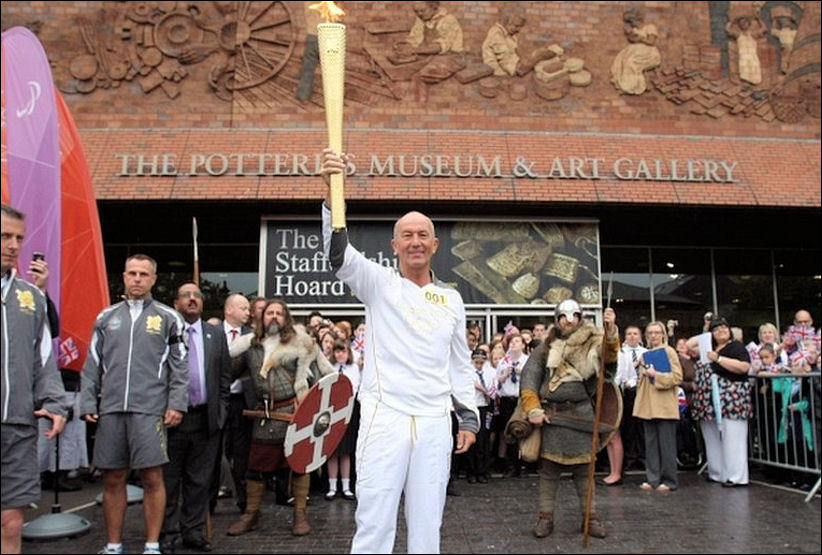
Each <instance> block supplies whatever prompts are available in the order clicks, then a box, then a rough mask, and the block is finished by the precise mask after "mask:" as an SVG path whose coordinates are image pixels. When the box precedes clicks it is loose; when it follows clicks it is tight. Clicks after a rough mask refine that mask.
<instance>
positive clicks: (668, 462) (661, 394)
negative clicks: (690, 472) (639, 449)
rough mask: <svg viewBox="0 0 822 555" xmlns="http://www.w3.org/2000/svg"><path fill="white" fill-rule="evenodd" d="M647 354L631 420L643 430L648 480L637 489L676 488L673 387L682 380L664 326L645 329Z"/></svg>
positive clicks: (655, 324) (676, 415) (676, 412)
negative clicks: (639, 423) (636, 420)
mask: <svg viewBox="0 0 822 555" xmlns="http://www.w3.org/2000/svg"><path fill="white" fill-rule="evenodd" d="M645 341H646V344H647V345H648V351H646V352H645V353H643V354H642V355H641V357H640V365H639V383H638V385H637V390H636V401H635V403H634V417H635V418H639V419H641V420H642V421H643V427H644V430H645V470H646V476H647V481H645V482H642V484H640V486H639V487H640V489H643V490H652V489H655V490H657V491H673V490H675V489H677V487H678V485H679V482H678V480H677V474H676V472H677V466H676V426H677V422H678V420H679V401H678V399H677V396H676V387H677V386H678V385H679V384H680V382H681V381H682V366H681V365H680V363H679V355H678V354H677V352H676V351H675V350H674V349H673V348H671V347H670V346H669V345H668V336H667V334H666V333H665V324H663V323H662V322H651V323H650V324H648V325H647V326H646V327H645Z"/></svg>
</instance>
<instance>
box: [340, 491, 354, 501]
mask: <svg viewBox="0 0 822 555" xmlns="http://www.w3.org/2000/svg"><path fill="white" fill-rule="evenodd" d="M342 496H343V499H345V500H346V501H353V500H355V499H356V498H357V496H356V495H354V492H353V491H351V490H349V489H345V490H343V492H342Z"/></svg>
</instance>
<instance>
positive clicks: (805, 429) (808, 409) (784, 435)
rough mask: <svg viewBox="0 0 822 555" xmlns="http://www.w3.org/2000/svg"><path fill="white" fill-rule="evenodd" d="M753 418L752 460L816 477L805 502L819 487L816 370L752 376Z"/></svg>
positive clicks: (749, 435)
mask: <svg viewBox="0 0 822 555" xmlns="http://www.w3.org/2000/svg"><path fill="white" fill-rule="evenodd" d="M751 379H752V380H753V381H754V389H753V390H752V391H751V397H752V401H753V408H754V417H753V420H751V421H750V422H749V423H748V453H749V458H750V460H751V461H754V462H758V463H761V464H764V465H768V466H773V467H777V468H783V469H786V470H790V471H796V472H802V473H808V474H812V475H815V476H816V483H815V484H814V486H813V487H812V488H811V491H810V493H808V495H807V496H806V497H805V501H806V502H808V501H810V500H811V499H812V498H813V496H814V495H815V494H816V492H817V491H818V490H819V488H820V453H819V451H820V443H819V442H820V435H822V432H820V429H819V417H820V412H819V411H820V410H822V406H820V399H819V388H820V379H822V376H821V375H820V374H819V372H815V373H800V374H768V375H765V376H756V377H755V378H751Z"/></svg>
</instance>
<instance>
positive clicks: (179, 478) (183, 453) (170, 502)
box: [163, 406, 220, 541]
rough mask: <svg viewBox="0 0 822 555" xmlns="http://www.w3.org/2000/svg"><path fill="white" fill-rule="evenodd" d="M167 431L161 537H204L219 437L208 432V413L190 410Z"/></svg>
mask: <svg viewBox="0 0 822 555" xmlns="http://www.w3.org/2000/svg"><path fill="white" fill-rule="evenodd" d="M189 411H190V412H188V413H187V414H186V415H185V416H184V417H183V421H182V422H181V423H180V425H179V426H178V427H176V428H171V429H170V430H169V431H168V458H169V462H168V464H167V465H165V467H164V468H163V481H164V482H165V486H166V511H165V519H164V520H163V538H164V540H165V541H174V540H175V539H176V538H177V537H179V536H180V535H181V534H182V537H183V538H184V539H199V538H203V537H204V532H205V530H204V529H205V520H206V510H207V508H208V503H209V490H210V486H211V476H212V474H213V473H214V468H215V467H216V466H217V456H218V452H219V444H220V434H219V432H217V433H214V434H209V433H208V410H207V408H206V407H205V406H203V407H202V408H193V409H191V408H190V409H189Z"/></svg>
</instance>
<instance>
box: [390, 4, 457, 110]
mask: <svg viewBox="0 0 822 555" xmlns="http://www.w3.org/2000/svg"><path fill="white" fill-rule="evenodd" d="M414 13H415V14H416V15H417V19H416V20H415V21H414V26H413V27H412V28H411V31H410V32H409V33H408V37H406V38H405V40H403V41H401V42H398V43H396V44H395V45H394V51H395V54H396V56H397V58H395V59H394V60H392V61H395V63H396V62H397V61H403V58H411V61H413V60H415V59H416V57H417V56H430V59H429V60H428V61H427V63H426V64H425V65H423V66H422V68H421V69H419V70H418V71H417V72H416V73H415V74H414V75H413V76H412V77H411V82H412V84H413V86H414V92H415V95H416V99H417V100H418V101H419V102H420V103H421V104H424V103H425V102H426V101H427V100H428V89H427V85H432V84H435V83H439V82H440V81H444V80H446V79H448V78H449V77H451V76H452V75H454V74H455V73H456V72H458V71H459V70H461V69H463V68H464V67H465V51H464V48H463V43H462V27H461V26H460V23H459V21H457V18H456V17H454V16H453V15H451V14H450V13H448V10H446V9H445V8H442V7H440V3H439V2H414Z"/></svg>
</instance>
